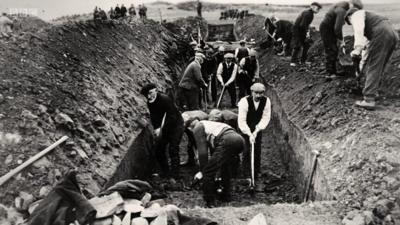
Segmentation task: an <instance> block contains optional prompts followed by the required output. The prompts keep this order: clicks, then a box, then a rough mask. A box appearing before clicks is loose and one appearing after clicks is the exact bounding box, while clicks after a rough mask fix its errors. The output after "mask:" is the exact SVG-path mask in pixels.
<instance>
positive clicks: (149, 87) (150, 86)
mask: <svg viewBox="0 0 400 225" xmlns="http://www.w3.org/2000/svg"><path fill="white" fill-rule="evenodd" d="M154 88H157V86H156V85H155V84H153V83H150V84H146V85H144V86H143V87H142V90H141V91H140V94H142V95H147V94H148V93H149V91H150V90H152V89H154Z"/></svg>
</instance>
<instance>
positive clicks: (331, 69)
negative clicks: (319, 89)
mask: <svg viewBox="0 0 400 225" xmlns="http://www.w3.org/2000/svg"><path fill="white" fill-rule="evenodd" d="M349 8H350V4H349V3H348V2H338V3H336V4H335V5H333V6H332V8H330V9H329V11H328V12H327V13H326V15H325V17H324V19H323V20H322V22H321V24H320V26H319V30H320V32H321V39H322V42H323V43H324V48H325V57H326V64H325V66H326V72H327V73H329V74H331V75H334V74H336V73H337V71H336V69H337V68H336V63H337V59H338V54H339V48H343V47H344V40H343V32H342V28H343V25H344V17H345V16H346V12H347V10H349Z"/></svg>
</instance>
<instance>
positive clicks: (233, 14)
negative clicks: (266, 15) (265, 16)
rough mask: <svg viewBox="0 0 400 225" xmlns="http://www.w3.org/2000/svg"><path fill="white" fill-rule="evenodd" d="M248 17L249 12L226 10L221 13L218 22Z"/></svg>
mask: <svg viewBox="0 0 400 225" xmlns="http://www.w3.org/2000/svg"><path fill="white" fill-rule="evenodd" d="M248 15H249V10H240V11H239V10H238V9H228V10H225V11H222V12H221V16H220V17H219V20H227V19H232V20H233V19H237V20H238V19H244V18H246V17H247V16H248Z"/></svg>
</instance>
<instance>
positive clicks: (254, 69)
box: [237, 49, 260, 99]
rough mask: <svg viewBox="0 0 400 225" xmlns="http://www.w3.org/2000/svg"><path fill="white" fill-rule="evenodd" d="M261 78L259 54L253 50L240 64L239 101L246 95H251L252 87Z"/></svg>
mask: <svg viewBox="0 0 400 225" xmlns="http://www.w3.org/2000/svg"><path fill="white" fill-rule="evenodd" d="M258 78H260V66H259V64H258V60H257V52H256V51H255V50H254V49H252V50H250V55H249V56H248V57H245V58H243V59H242V60H241V61H240V63H239V75H238V79H237V80H238V82H237V83H238V86H239V99H241V98H243V97H244V96H246V95H250V86H251V85H252V84H253V82H254V81H255V80H256V79H258Z"/></svg>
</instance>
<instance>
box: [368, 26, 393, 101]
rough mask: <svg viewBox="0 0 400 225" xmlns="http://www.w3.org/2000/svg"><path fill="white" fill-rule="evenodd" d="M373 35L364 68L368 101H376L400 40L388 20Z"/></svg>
mask: <svg viewBox="0 0 400 225" xmlns="http://www.w3.org/2000/svg"><path fill="white" fill-rule="evenodd" d="M373 34H375V35H374V36H373V37H372V38H371V40H370V42H369V45H368V49H367V52H368V57H367V59H366V63H365V67H364V72H365V75H366V80H365V86H364V90H363V95H364V99H365V100H367V101H371V100H375V98H376V96H377V95H378V90H379V86H380V83H381V80H382V76H383V72H384V70H385V67H386V65H387V63H388V61H389V59H390V56H391V55H392V54H393V51H394V50H395V48H396V44H397V42H398V40H399V36H398V34H397V33H396V31H395V30H394V29H393V27H392V25H391V24H390V23H389V21H387V20H384V21H382V22H381V23H379V24H378V25H377V26H376V27H375V28H374V29H373Z"/></svg>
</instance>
